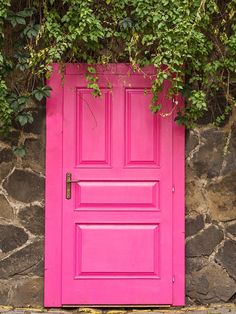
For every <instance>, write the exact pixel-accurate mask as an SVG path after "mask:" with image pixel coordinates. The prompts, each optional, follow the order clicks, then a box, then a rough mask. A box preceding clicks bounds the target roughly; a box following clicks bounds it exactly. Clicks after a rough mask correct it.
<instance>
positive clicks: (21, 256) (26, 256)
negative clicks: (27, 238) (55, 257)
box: [0, 240, 43, 279]
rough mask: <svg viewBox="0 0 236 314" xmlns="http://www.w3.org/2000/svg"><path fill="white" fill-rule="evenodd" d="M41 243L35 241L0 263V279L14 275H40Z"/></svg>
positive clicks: (41, 274)
mask: <svg viewBox="0 0 236 314" xmlns="http://www.w3.org/2000/svg"><path fill="white" fill-rule="evenodd" d="M42 261H43V242H42V241H41V240H38V241H35V242H34V243H31V244H29V245H27V246H26V247H24V248H22V249H21V250H19V251H17V252H15V253H13V254H11V255H10V256H9V257H7V258H5V259H3V260H1V261H0V278H2V279H6V278H9V277H12V276H15V275H22V274H27V275H38V276H43V273H42Z"/></svg>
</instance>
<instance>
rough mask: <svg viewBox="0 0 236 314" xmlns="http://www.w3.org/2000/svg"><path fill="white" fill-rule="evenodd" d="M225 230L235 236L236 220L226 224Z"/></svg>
mask: <svg viewBox="0 0 236 314" xmlns="http://www.w3.org/2000/svg"><path fill="white" fill-rule="evenodd" d="M226 231H227V232H229V233H230V234H232V235H233V236H234V237H236V222H234V223H233V224H230V225H229V226H227V227H226Z"/></svg>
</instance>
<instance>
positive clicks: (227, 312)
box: [0, 303, 236, 314]
mask: <svg viewBox="0 0 236 314" xmlns="http://www.w3.org/2000/svg"><path fill="white" fill-rule="evenodd" d="M149 313H150V314H236V304H229V303H228V304H211V305H209V306H190V307H184V308H138V309H137V308H136V309H134V308H132V309H123V308H122V309H121V308H120V309H109V308H102V309H97V308H70V309H44V308H13V307H8V306H0V314H149Z"/></svg>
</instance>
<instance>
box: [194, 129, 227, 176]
mask: <svg viewBox="0 0 236 314" xmlns="http://www.w3.org/2000/svg"><path fill="white" fill-rule="evenodd" d="M201 136H202V138H203V140H204V144H203V145H201V147H200V148H199V150H198V152H196V153H195V154H194V156H193V159H192V161H193V169H194V171H195V173H196V174H197V176H198V177H202V176H206V177H207V178H214V177H216V176H219V174H220V170H221V168H222V163H223V159H224V145H225V134H224V132H223V131H220V130H217V129H212V128H211V129H209V130H206V131H203V132H202V133H201Z"/></svg>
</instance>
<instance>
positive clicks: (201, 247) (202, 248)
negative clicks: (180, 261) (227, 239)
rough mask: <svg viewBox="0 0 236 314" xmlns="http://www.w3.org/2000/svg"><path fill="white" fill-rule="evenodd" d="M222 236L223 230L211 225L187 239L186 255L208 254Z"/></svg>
mask: <svg viewBox="0 0 236 314" xmlns="http://www.w3.org/2000/svg"><path fill="white" fill-rule="evenodd" d="M223 238H224V235H223V232H222V231H221V230H219V229H218V228H217V227H216V226H214V225H212V226H210V227H208V228H207V229H205V230H203V231H202V232H200V233H198V234H197V235H196V236H195V237H193V238H191V239H189V240H188V241H187V243H186V255H187V257H195V256H209V255H211V253H212V252H213V251H214V249H215V247H216V246H217V245H218V244H219V243H220V242H221V241H222V240H223Z"/></svg>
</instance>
